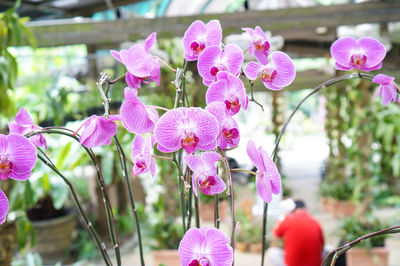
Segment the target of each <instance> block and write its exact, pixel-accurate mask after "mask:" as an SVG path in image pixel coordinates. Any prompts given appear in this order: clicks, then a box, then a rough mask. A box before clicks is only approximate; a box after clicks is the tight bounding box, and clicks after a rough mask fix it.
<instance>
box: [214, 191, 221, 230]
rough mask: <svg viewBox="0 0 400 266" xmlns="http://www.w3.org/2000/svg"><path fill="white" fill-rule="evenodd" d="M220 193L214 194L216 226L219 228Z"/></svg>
mask: <svg viewBox="0 0 400 266" xmlns="http://www.w3.org/2000/svg"><path fill="white" fill-rule="evenodd" d="M219 222H220V220H219V211H218V194H215V195H214V227H216V228H218V229H219Z"/></svg>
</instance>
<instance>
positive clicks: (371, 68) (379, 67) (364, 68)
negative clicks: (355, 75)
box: [360, 62, 382, 72]
mask: <svg viewBox="0 0 400 266" xmlns="http://www.w3.org/2000/svg"><path fill="white" fill-rule="evenodd" d="M381 68H382V62H381V63H379V64H377V65H375V66H372V67H366V66H360V70H361V71H365V72H369V71H374V70H378V69H381Z"/></svg>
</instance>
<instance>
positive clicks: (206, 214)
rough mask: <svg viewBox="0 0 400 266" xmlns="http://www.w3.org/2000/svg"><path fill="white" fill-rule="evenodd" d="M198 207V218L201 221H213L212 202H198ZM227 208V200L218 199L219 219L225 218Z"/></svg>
mask: <svg viewBox="0 0 400 266" xmlns="http://www.w3.org/2000/svg"><path fill="white" fill-rule="evenodd" d="M199 205H200V206H199V208H200V218H201V219H202V220H203V221H214V203H213V202H211V203H202V202H200V204H199ZM228 210H229V202H228V201H226V200H224V201H220V202H219V204H218V213H219V219H220V220H221V221H222V220H223V219H225V217H226V215H227V213H228Z"/></svg>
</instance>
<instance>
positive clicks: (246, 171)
mask: <svg viewBox="0 0 400 266" xmlns="http://www.w3.org/2000/svg"><path fill="white" fill-rule="evenodd" d="M231 172H245V173H249V174H251V175H254V176H255V175H257V173H256V172H253V171H250V170H246V169H241V168H234V169H231Z"/></svg>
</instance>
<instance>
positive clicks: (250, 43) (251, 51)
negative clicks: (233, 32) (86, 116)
mask: <svg viewBox="0 0 400 266" xmlns="http://www.w3.org/2000/svg"><path fill="white" fill-rule="evenodd" d="M242 30H244V31H246V32H247V33H248V34H249V35H250V37H251V39H250V42H249V46H248V49H249V54H253V53H254V46H253V40H252V39H253V37H254V36H255V31H254V29H252V28H242Z"/></svg>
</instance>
